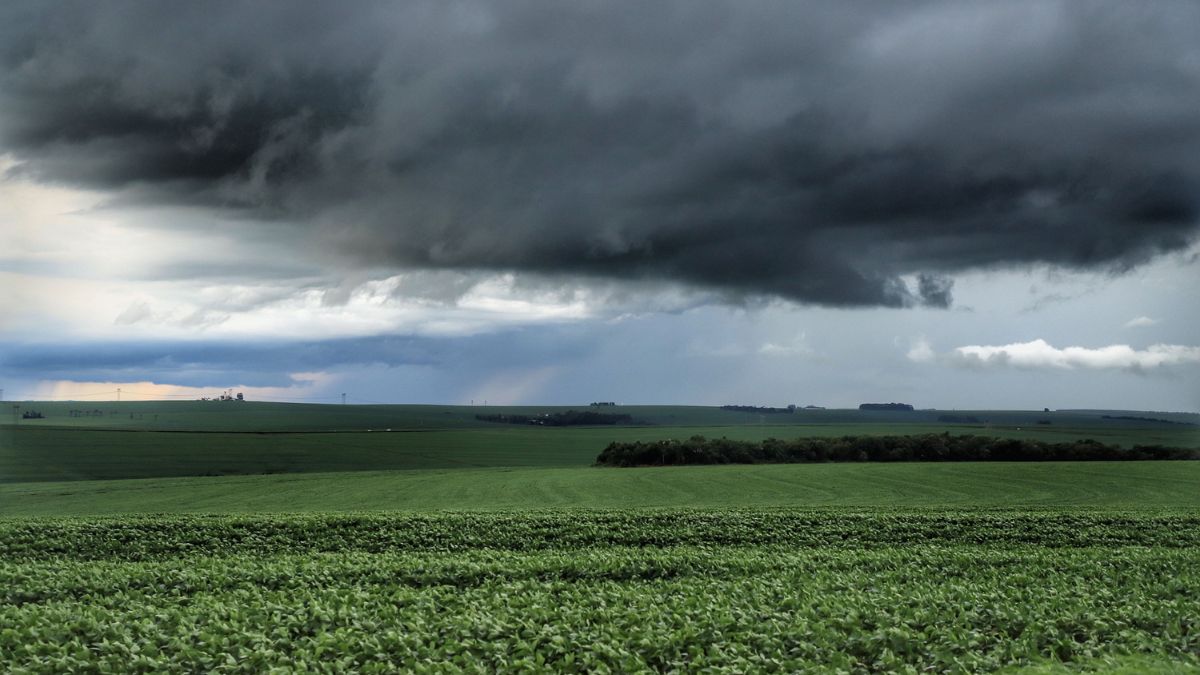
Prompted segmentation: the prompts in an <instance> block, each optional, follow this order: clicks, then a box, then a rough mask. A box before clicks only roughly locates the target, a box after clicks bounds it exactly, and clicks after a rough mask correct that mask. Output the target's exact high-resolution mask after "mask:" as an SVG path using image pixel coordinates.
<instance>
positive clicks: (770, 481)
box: [0, 462, 1200, 515]
mask: <svg viewBox="0 0 1200 675" xmlns="http://www.w3.org/2000/svg"><path fill="white" fill-rule="evenodd" d="M0 504H2V505H3V513H6V514H10V515H17V514H20V515H60V514H65V515H89V514H119V513H138V512H144V513H261V512H267V513H283V512H297V511H306V512H307V511H369V510H403V511H428V510H435V511H440V510H460V511H461V510H475V511H481V510H497V509H546V508H581V509H592V508H605V509H610V508H662V507H689V508H709V507H714V506H720V507H730V506H754V507H832V508H839V509H844V508H880V509H887V508H900V509H907V508H921V509H933V508H980V509H1003V508H1039V509H1055V508H1059V509H1067V508H1070V509H1119V510H1144V509H1163V508H1194V509H1200V462H1038V463H1006V462H994V463H962V464H921V463H906V464H776V465H740V466H686V467H647V468H642V469H612V468H593V467H583V468H536V467H521V468H496V469H449V470H446V469H438V470H433V469H428V470H417V471H373V472H343V473H307V474H273V475H263V476H224V477H200V478H151V479H135V480H115V481H114V480H109V481H67V482H39V483H11V484H6V485H0Z"/></svg>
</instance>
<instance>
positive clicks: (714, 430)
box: [0, 401, 1200, 483]
mask: <svg viewBox="0 0 1200 675" xmlns="http://www.w3.org/2000/svg"><path fill="white" fill-rule="evenodd" d="M23 405H24V407H25V408H28V409H36V410H38V411H40V412H42V413H43V414H45V415H46V418H45V419H41V420H25V421H19V422H18V423H17V424H16V425H13V424H11V422H10V423H9V424H7V425H0V483H11V482H28V481H62V480H97V479H101V480H107V479H120V478H155V477H169V476H215V475H238V474H264V473H303V472H329V471H378V470H413V469H450V468H482V467H547V466H559V467H569V466H587V465H589V464H591V463H592V462H593V461H594V460H595V458H596V456H597V455H598V454H599V452H600V451H601V450H602V449H603V448H604V447H605V446H606V445H607V444H608V443H610V442H612V441H634V440H656V439H665V438H688V437H690V436H693V435H696V434H700V435H705V436H710V437H714V438H715V437H727V438H732V439H739V440H762V439H765V438H769V437H778V438H789V437H792V438H794V437H800V436H844V435H886V434H895V433H903V434H923V433H940V432H943V431H945V432H948V433H955V434H982V435H988V436H996V437H1003V438H1027V439H1038V440H1045V441H1051V442H1054V441H1071V440H1077V439H1080V438H1092V439H1095V440H1098V441H1101V442H1103V443H1109V444H1115V445H1121V446H1126V447H1129V446H1133V445H1137V444H1159V445H1168V446H1183V447H1200V426H1191V425H1188V424H1180V423H1178V422H1179V421H1183V419H1181V417H1180V416H1178V415H1175V416H1170V415H1167V414H1164V413H1154V415H1157V416H1158V417H1161V418H1163V419H1167V418H1171V419H1172V420H1174V421H1175V423H1170V422H1165V421H1164V422H1157V423H1155V422H1144V421H1143V422H1138V421H1133V420H1124V419H1113V418H1112V415H1110V418H1109V419H1106V418H1104V417H1103V416H1102V415H1101V414H1100V413H1091V414H1084V413H1050V414H1047V413H1039V412H1012V411H1001V412H988V411H974V412H969V413H946V414H951V415H956V416H960V417H971V418H976V419H980V420H983V419H988V420H994V423H990V424H958V423H953V424H949V423H936V422H934V421H933V420H936V418H937V417H938V416H939V415H941V414H943V413H944V411H942V412H937V411H934V412H928V411H914V412H911V413H894V412H870V413H864V412H860V411H857V410H849V411H846V410H817V411H807V412H803V413H796V414H774V415H755V414H750V413H741V412H729V411H724V410H720V409H718V408H702V407H696V406H625V407H617V408H602V409H601V410H605V411H610V410H615V411H618V412H621V413H624V414H629V415H631V416H632V417H633V418H634V419H635V420H640V421H643V422H644V424H639V425H634V426H619V427H618V426H601V427H557V428H544V427H535V426H528V425H507V424H494V423H487V422H480V421H478V420H476V419H474V415H475V414H476V413H477V412H478V411H480V410H487V411H489V412H508V413H512V414H527V415H536V414H541V413H543V412H550V411H555V410H565V409H566V408H564V407H559V408H550V407H547V408H494V407H489V408H481V407H479V408H471V407H463V406H337V405H326V406H313V405H302V404H272V403H224V402H212V401H209V402H199V401H188V402H166V403H155V404H150V403H120V404H117V403H109V404H105V408H106V409H107V408H108V407H111V408H112V409H113V410H112V411H113V412H114V413H116V414H111V415H104V416H95V417H70V416H69V415H68V413H69V411H70V410H73V409H74V408H72V407H71V406H72V405H77V404H70V403H26V404H23ZM1194 417H1197V420H1198V421H1200V416H1194ZM1186 419H1191V418H1186ZM1039 420H1041V421H1047V420H1048V421H1051V422H1053V423H1052V424H1038V421H1039Z"/></svg>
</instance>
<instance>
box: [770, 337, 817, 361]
mask: <svg viewBox="0 0 1200 675" xmlns="http://www.w3.org/2000/svg"><path fill="white" fill-rule="evenodd" d="M758 353H759V354H761V355H763V356H814V355H815V354H816V352H815V351H814V350H813V348H812V347H811V346H810V345H809V344H808V335H807V334H806V333H800V334H799V335H797V336H796V337H795V338H794V339H792V340H791V341H790V342H783V343H779V342H764V343H763V344H762V345H761V346H760V347H759V348H758Z"/></svg>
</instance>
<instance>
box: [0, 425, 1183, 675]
mask: <svg viewBox="0 0 1200 675" xmlns="http://www.w3.org/2000/svg"><path fill="white" fill-rule="evenodd" d="M21 405H22V406H23V407H24V408H29V409H38V410H39V411H41V412H43V413H44V414H46V415H47V418H46V419H44V420H28V421H26V420H21V421H19V422H18V424H16V425H15V426H14V425H12V424H11V420H8V422H9V423H8V424H5V425H2V426H0V671H4V672H44V673H58V672H69V671H84V672H105V671H121V672H127V671H141V672H148V671H155V672H196V671H223V672H265V671H269V670H271V669H272V668H275V669H281V671H282V670H295V669H300V670H309V671H317V672H345V671H358V672H395V671H397V670H403V671H415V672H421V671H429V672H445V671H446V670H455V669H462V670H466V671H472V672H495V671H511V670H526V671H534V672H537V671H549V672H654V671H659V672H661V671H677V672H694V671H706V670H707V671H721V672H758V671H767V672H797V671H799V672H849V673H860V672H861V673H868V672H913V673H916V672H961V673H974V672H992V671H1000V670H1003V671H1005V672H1018V671H1020V670H1022V669H1026V668H1030V669H1032V670H1031V671H1030V672H1036V673H1060V672H1081V671H1087V672H1092V671H1099V672H1109V671H1112V672H1127V673H1142V672H1159V673H1181V672H1198V671H1200V575H1198V573H1197V570H1200V462H1192V461H1176V462H1037V463H1032V462H1031V463H1004V462H990V463H942V464H924V463H897V464H883V463H872V464H868V463H863V464H790V465H737V466H682V467H646V468H631V469H616V468H599V467H593V466H591V464H592V462H593V461H594V459H595V457H596V455H597V454H598V453H599V451H600V450H601V449H602V448H603V447H604V446H605V445H606V444H607V443H609V442H610V441H613V440H655V439H661V438H679V437H688V436H692V435H695V434H701V435H706V436H710V437H720V436H725V437H728V438H736V439H742V440H761V439H763V438H768V437H779V438H787V437H798V436H841V435H850V434H854V435H864V434H873V435H886V434H907V433H936V432H942V431H945V432H948V433H972V434H986V435H993V436H1001V437H1008V438H1036V439H1040V440H1049V441H1063V440H1076V439H1079V438H1093V439H1096V440H1100V441H1103V442H1105V443H1113V444H1119V445H1122V446H1126V447H1128V446H1132V445H1137V444H1163V445H1173V446H1185V447H1196V446H1200V433H1198V432H1197V429H1200V427H1196V426H1189V425H1188V424H1181V423H1195V422H1196V421H1197V419H1194V418H1196V417H1197V416H1194V415H1193V416H1187V415H1167V414H1163V413H1129V414H1126V413H1103V412H1086V411H1084V412H1063V413H1045V412H991V411H975V412H970V413H962V412H958V413H953V414H955V415H960V416H964V417H973V418H975V419H976V420H977V422H972V423H963V422H945V421H942V422H939V421H937V417H938V416H939V415H940V414H942V413H939V412H938V411H914V412H913V413H890V412H889V413H860V412H859V411H836V410H829V411H824V410H822V411H805V412H803V413H796V414H792V415H780V414H775V415H770V414H768V415H757V414H752V413H738V412H729V411H722V410H719V409H714V408H699V407H671V406H655V407H636V408H635V407H621V408H617V409H616V411H617V412H622V413H626V414H631V415H634V417H635V418H636V419H637V420H638V421H639V422H640V423H639V424H636V425H631V426H623V427H608V426H604V427H580V428H574V427H572V428H541V427H533V426H510V425H497V424H489V423H484V422H480V421H478V420H475V419H474V415H475V413H476V412H479V411H480V409H479V408H470V407H443V406H308V405H288V404H265V403H263V404H255V403H245V404H236V403H231V404H224V403H218V402H169V403H156V404H146V403H128V402H127V403H121V404H115V403H105V404H102V405H99V406H96V408H95V409H102V412H104V414H103V415H92V416H90V417H87V416H79V417H73V416H70V414H69V411H70V410H76V409H80V405H79V404H66V403H62V404H38V403H23V404H21ZM566 409H567V408H566V407H558V408H521V409H516V408H510V409H500V408H494V407H489V408H487V409H486V412H488V413H492V414H494V413H498V412H505V413H508V414H541V413H543V412H553V411H561V410H566ZM576 409H579V407H578V406H576ZM604 411H605V412H610V411H613V409H604ZM942 412H943V413H944V411H942ZM1105 414H1108V415H1109V417H1108V418H1105V417H1104V415H1105ZM64 416H65V417H64ZM1118 417H1144V418H1146V419H1142V420H1131V419H1118ZM1046 421H1048V422H1050V423H1049V424H1044V423H1039V422H1046ZM389 429H390V430H391V431H388V430H389ZM368 430H370V431H368ZM265 432H270V433H265Z"/></svg>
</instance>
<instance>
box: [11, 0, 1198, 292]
mask: <svg viewBox="0 0 1200 675" xmlns="http://www.w3.org/2000/svg"><path fill="white" fill-rule="evenodd" d="M0 12H3V15H2V16H0V19H3V21H2V22H0V23H2V24H3V26H4V27H3V28H0V45H3V46H2V47H0V109H2V110H3V115H2V116H0V144H2V147H3V149H4V150H7V151H8V152H11V153H13V154H14V155H15V156H16V157H17V158H18V159H20V160H22V161H23V162H24V163H23V164H22V165H21V166H20V167H19V168H18V169H17V170H18V171H22V172H25V173H26V174H28V175H31V176H35V177H38V178H40V179H43V180H50V181H59V182H66V183H71V184H78V185H86V186H89V187H98V188H103V189H108V190H113V191H116V192H119V193H120V195H121V197H120V198H124V199H132V200H144V201H164V202H167V203H186V204H199V205H204V206H207V207H209V208H213V209H217V208H221V209H230V208H232V209H241V210H245V211H248V212H250V214H251V217H252V218H256V219H275V220H277V221H279V222H283V223H290V224H291V225H292V226H293V227H294V228H296V231H297V236H296V237H295V238H294V239H292V240H291V241H289V242H281V244H280V246H281V248H283V249H286V250H287V252H288V254H289V255H297V254H302V255H306V256H313V257H320V258H324V259H325V263H326V264H330V265H337V266H341V267H343V268H344V269H345V270H347V271H351V270H356V269H362V268H364V267H371V268H379V267H383V268H387V267H402V268H409V269H411V268H428V269H442V270H450V271H458V272H469V271H472V270H512V271H518V272H525V273H533V274H535V275H551V276H553V275H558V274H573V275H583V276H586V277H601V278H603V277H608V278H618V279H625V280H631V281H635V282H640V281H650V282H657V281H669V282H680V283H685V284H689V285H692V286H694V287H697V288H701V289H708V290H711V291H715V292H716V293H717V294H718V295H719V296H720V297H726V298H752V297H756V296H760V297H761V296H777V297H782V298H785V299H789V300H795V301H800V302H807V303H816V304H824V305H832V306H856V305H858V306H864V305H886V306H911V305H928V306H933V307H945V306H948V305H950V303H951V285H952V282H951V278H952V276H953V275H954V274H955V273H957V272H961V271H964V270H971V269H980V268H993V267H1007V266H1022V265H1033V264H1049V265H1053V266H1061V267H1063V268H1068V269H1077V270H1078V269H1103V270H1113V271H1122V270H1127V269H1129V268H1131V267H1134V266H1136V265H1139V264H1142V263H1144V262H1146V261H1147V260H1149V259H1151V258H1153V257H1154V256H1156V255H1159V254H1161V253H1163V252H1166V251H1172V250H1181V249H1183V248H1185V247H1187V246H1188V245H1189V244H1190V242H1192V241H1194V240H1195V238H1196V234H1197V220H1198V216H1197V214H1198V209H1200V204H1198V198H1197V196H1196V195H1198V194H1200V189H1198V188H1200V160H1197V157H1198V156H1200V155H1198V154H1197V153H1196V152H1195V150H1196V148H1197V147H1200V118H1198V117H1197V116H1196V115H1195V110H1197V109H1200V69H1197V68H1196V67H1195V64H1196V63H1198V62H1200V46H1198V45H1197V43H1196V41H1195V39H1194V36H1195V33H1196V29H1198V28H1200V7H1197V6H1195V5H1190V4H1182V3H1180V4H1168V3H1162V4H1154V5H1129V4H1126V3H1095V4H1088V5H1086V6H1085V5H1079V4H1075V3H1065V2H1064V3H1042V2H1039V3H1022V2H1015V3H1004V4H1003V5H963V4H961V3H954V2H949V3H940V2H925V3H918V4H915V5H914V4H903V5H901V4H893V3H881V4H878V5H874V6H863V5H853V6H849V5H846V4H845V3H805V4H803V5H799V4H796V5H788V4H783V5H779V4H769V3H758V2H746V3H715V2H689V3H661V4H654V5H645V4H634V3H629V4H623V3H602V4H595V5H586V4H566V5H564V4H559V3H549V2H536V1H534V2H519V3H514V4H506V5H503V6H502V7H501V6H497V5H494V4H490V3H473V2H462V3H404V4H400V5H392V4H384V3H379V4H371V3H361V4H356V5H354V6H353V8H351V9H349V10H347V9H343V8H338V7H336V6H335V5H333V4H329V3H316V2H314V3H283V2H279V3H272V2H266V3H253V4H250V5H246V4H235V3H209V4H205V5H203V6H200V5H195V6H188V7H183V8H180V7H175V6H172V7H165V6H163V7H158V6H155V5H145V4H135V3H129V4H121V3H117V4H91V3H79V4H71V3H66V4H56V5H53V6H50V5H43V4H40V3H31V4H28V5H23V4H20V3H10V4H9V5H7V6H6V7H5V9H3V10H0ZM914 277H915V278H916V279H917V282H916V287H915V288H911V287H910V286H909V285H908V284H906V283H905V282H904V280H903V279H904V278H914ZM453 278H457V277H452V276H451V277H447V279H450V280H452V279H453ZM451 286H452V288H450V289H449V290H447V293H448V294H449V295H450V296H454V295H456V294H460V293H461V292H462V289H461V288H459V287H458V286H455V285H454V284H451ZM335 296H336V294H334V295H331V296H330V298H329V300H330V301H331V302H336V301H338V300H339V298H338V297H335Z"/></svg>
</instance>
